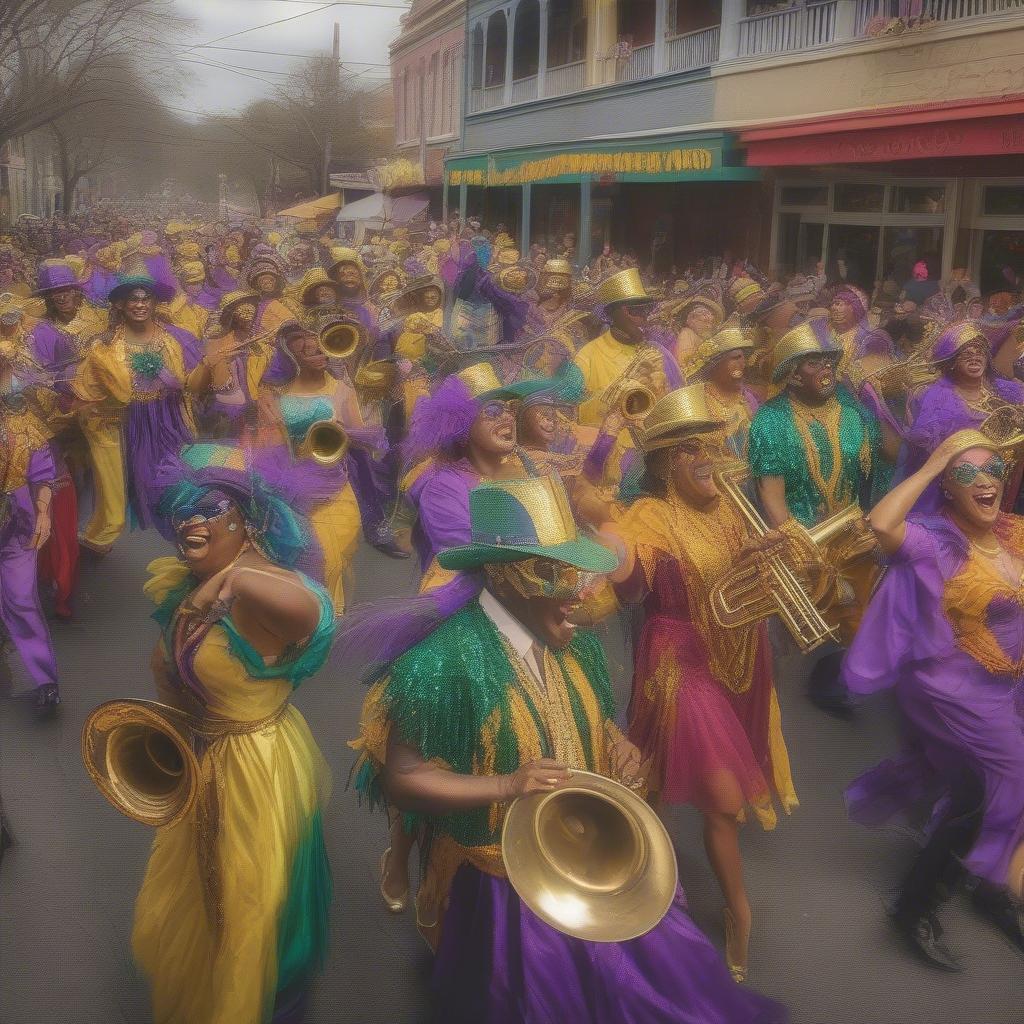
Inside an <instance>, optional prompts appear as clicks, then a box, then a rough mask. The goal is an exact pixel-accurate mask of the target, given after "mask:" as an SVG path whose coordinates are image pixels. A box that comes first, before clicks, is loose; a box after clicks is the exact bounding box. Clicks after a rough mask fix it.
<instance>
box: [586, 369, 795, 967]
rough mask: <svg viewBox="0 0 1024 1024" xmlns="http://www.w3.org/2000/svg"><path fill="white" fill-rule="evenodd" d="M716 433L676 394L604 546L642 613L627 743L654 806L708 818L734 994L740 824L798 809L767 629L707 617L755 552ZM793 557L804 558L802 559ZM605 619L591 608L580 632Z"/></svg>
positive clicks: (741, 952) (746, 916)
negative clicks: (632, 497) (725, 486)
mask: <svg viewBox="0 0 1024 1024" xmlns="http://www.w3.org/2000/svg"><path fill="white" fill-rule="evenodd" d="M723 425H724V421H723V420H722V419H721V417H720V415H719V414H717V413H716V412H713V411H712V407H711V406H710V404H709V403H708V401H707V398H706V395H705V392H704V389H703V387H702V385H700V384H693V385H690V386H688V387H685V388H680V389H679V390H676V391H672V392H670V393H669V394H668V395H666V396H665V397H664V398H662V399H661V401H659V402H658V404H657V405H656V406H655V407H654V409H653V410H652V412H651V413H650V415H649V416H648V417H647V419H646V420H645V421H644V424H643V428H642V431H641V434H640V445H641V449H642V451H643V467H644V476H643V479H642V484H641V487H642V496H641V497H640V498H639V499H638V500H637V501H635V502H634V503H633V504H632V505H631V506H630V507H629V509H628V510H627V511H626V512H625V513H624V514H623V515H622V516H621V518H619V519H618V520H617V521H616V522H614V523H608V524H606V525H605V526H604V527H603V529H602V531H601V533H602V536H603V537H604V538H606V539H607V540H608V542H609V543H610V544H612V545H614V546H616V547H617V548H618V549H619V550H620V552H621V562H620V566H619V568H618V569H617V570H616V571H615V573H614V574H613V575H612V577H611V579H612V581H613V582H614V585H615V595H616V596H617V597H618V599H619V600H620V601H622V602H628V603H636V604H641V605H642V607H643V614H644V620H643V626H642V628H641V632H640V636H639V640H638V641H637V643H636V645H635V660H634V669H633V688H632V698H631V700H630V705H629V727H628V733H629V738H630V739H631V740H632V741H633V742H634V743H635V744H637V746H638V747H639V748H640V750H641V751H642V753H643V756H644V757H645V758H649V759H650V760H651V764H652V767H651V773H650V777H649V786H650V790H651V797H650V799H652V801H653V802H654V804H655V806H660V805H662V804H690V805H692V806H694V807H696V808H697V809H698V810H699V811H700V812H701V813H702V814H703V816H704V842H705V848H706V849H707V851H708V857H709V859H710V861H711V866H712V868H713V870H714V872H715V874H716V876H717V878H718V883H719V886H720V888H721V890H722V895H723V897H724V899H725V911H724V916H725V933H726V960H727V962H728V965H729V969H730V971H731V972H732V974H733V976H734V977H735V978H736V980H737V981H742V980H744V977H745V975H746V970H747V945H748V941H749V938H750V934H751V925H752V913H751V907H750V903H749V900H748V897H747V892H746V889H745V886H744V881H743V868H742V860H741V855H740V849H739V835H738V829H739V822H740V820H741V819H742V817H743V816H744V815H745V814H746V815H752V816H754V817H756V818H757V820H758V821H760V823H761V825H762V827H764V828H765V829H771V828H774V827H775V824H776V810H775V806H774V803H775V802H777V803H778V804H779V805H780V806H781V807H782V808H783V810H784V811H786V813H789V812H790V811H791V810H792V809H793V808H794V807H796V806H797V797H796V792H795V790H794V788H793V781H792V778H791V776H790V769H789V757H788V754H787V752H786V743H785V740H784V739H783V736H782V730H781V719H780V715H779V705H778V700H777V698H776V694H775V684H774V681H773V672H772V654H771V647H770V645H769V643H768V634H767V630H766V628H765V624H764V622H755V623H751V624H749V625H745V626H740V627H737V628H730V629H726V628H723V627H721V626H719V625H718V623H717V621H716V619H715V615H714V612H713V608H712V600H711V596H712V591H713V589H714V587H715V585H716V584H717V583H718V581H719V580H721V579H722V578H723V577H724V576H725V575H726V574H727V573H728V572H729V571H730V570H732V569H733V568H734V566H735V565H736V564H737V562H738V561H740V560H741V559H743V558H747V557H748V555H750V554H751V553H752V552H753V550H754V548H755V547H757V549H758V550H761V549H762V548H764V547H767V546H769V545H771V544H775V543H779V544H781V545H783V546H782V547H780V550H779V554H780V555H781V557H786V558H789V559H791V560H792V559H794V555H796V554H797V552H798V550H799V547H798V545H793V544H790V543H789V540H788V538H785V537H783V536H782V535H779V534H777V533H774V532H773V533H772V534H771V535H770V536H769V538H768V539H767V540H762V541H760V542H757V544H756V545H755V542H754V541H753V540H752V538H751V534H750V528H749V525H748V523H747V521H746V520H745V518H744V516H743V514H742V512H741V510H740V509H739V508H738V507H737V506H736V505H734V504H733V503H732V502H731V501H729V500H728V499H727V498H726V497H724V496H723V495H722V493H721V492H720V490H719V487H718V484H717V481H716V477H715V474H716V473H717V471H718V470H719V469H720V468H721V466H722V465H723V463H724V462H726V461H728V460H730V459H732V458H733V456H731V455H730V454H729V453H728V451H727V449H726V448H725V446H724V443H723V434H722V429H723ZM800 553H801V554H803V553H802V552H800ZM595 602H596V603H597V604H598V606H599V610H598V611H597V614H607V613H608V612H610V611H612V610H613V606H609V605H608V602H607V599H605V600H604V601H603V602H602V601H597V599H595V601H592V602H588V603H587V605H585V607H584V609H583V614H582V615H581V616H580V618H581V620H583V619H585V618H586V617H588V616H589V617H590V618H593V617H595V610H594V607H593V605H594V603H595Z"/></svg>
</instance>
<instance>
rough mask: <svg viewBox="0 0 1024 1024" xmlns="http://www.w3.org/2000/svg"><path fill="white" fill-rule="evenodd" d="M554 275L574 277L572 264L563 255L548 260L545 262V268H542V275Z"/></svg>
mask: <svg viewBox="0 0 1024 1024" xmlns="http://www.w3.org/2000/svg"><path fill="white" fill-rule="evenodd" d="M551 275H554V276H556V277H568V278H569V279H570V280H571V279H572V264H571V263H570V262H569V261H568V260H567V259H563V258H562V257H561V256H556V257H555V258H554V259H550V260H548V261H547V262H546V263H545V264H544V268H543V270H541V276H542V277H549V276H551Z"/></svg>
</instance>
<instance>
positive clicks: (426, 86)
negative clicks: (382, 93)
mask: <svg viewBox="0 0 1024 1024" xmlns="http://www.w3.org/2000/svg"><path fill="white" fill-rule="evenodd" d="M465 19H466V2H465V0H413V4H412V7H411V8H410V9H409V11H408V13H407V14H404V15H403V16H402V19H401V31H400V33H399V35H398V38H397V39H396V40H395V41H394V42H393V43H392V44H391V83H392V89H393V94H394V117H395V142H396V148H397V150H398V153H399V156H400V157H404V158H406V159H408V160H410V161H412V162H413V163H415V164H418V165H419V166H420V167H421V168H422V170H423V184H424V185H426V186H427V188H428V191H429V192H430V193H431V195H432V198H433V200H434V203H435V205H436V207H437V210H436V211H435V212H436V214H437V215H438V216H440V206H441V191H442V186H443V184H444V161H445V157H446V156H447V154H448V153H449V151H450V150H452V149H453V147H456V146H457V143H458V139H459V133H460V130H461V122H462V88H463V78H464V71H463V54H464V52H465V45H464V40H465Z"/></svg>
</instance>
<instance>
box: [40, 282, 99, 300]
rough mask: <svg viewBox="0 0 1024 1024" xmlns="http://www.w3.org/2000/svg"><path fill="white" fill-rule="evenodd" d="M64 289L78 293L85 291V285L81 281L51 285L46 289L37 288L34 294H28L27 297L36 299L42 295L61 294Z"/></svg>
mask: <svg viewBox="0 0 1024 1024" xmlns="http://www.w3.org/2000/svg"><path fill="white" fill-rule="evenodd" d="M65 288H74V289H75V290H76V291H80V292H84V291H85V285H84V284H83V283H82V282H81V281H65V282H64V284H52V285H50V286H49V287H48V288H37V289H36V290H35V291H34V292H31V293H30V295H29V297H30V298H33V299H38V298H41V297H42V296H43V295H48V294H49V293H50V292H62V291H64V289H65Z"/></svg>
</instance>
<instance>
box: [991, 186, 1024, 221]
mask: <svg viewBox="0 0 1024 1024" xmlns="http://www.w3.org/2000/svg"><path fill="white" fill-rule="evenodd" d="M983 208H984V212H985V214H986V215H987V216H996V217H998V216H1003V217H1024V187H1022V186H1020V185H986V186H985V202H984V204H983Z"/></svg>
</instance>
